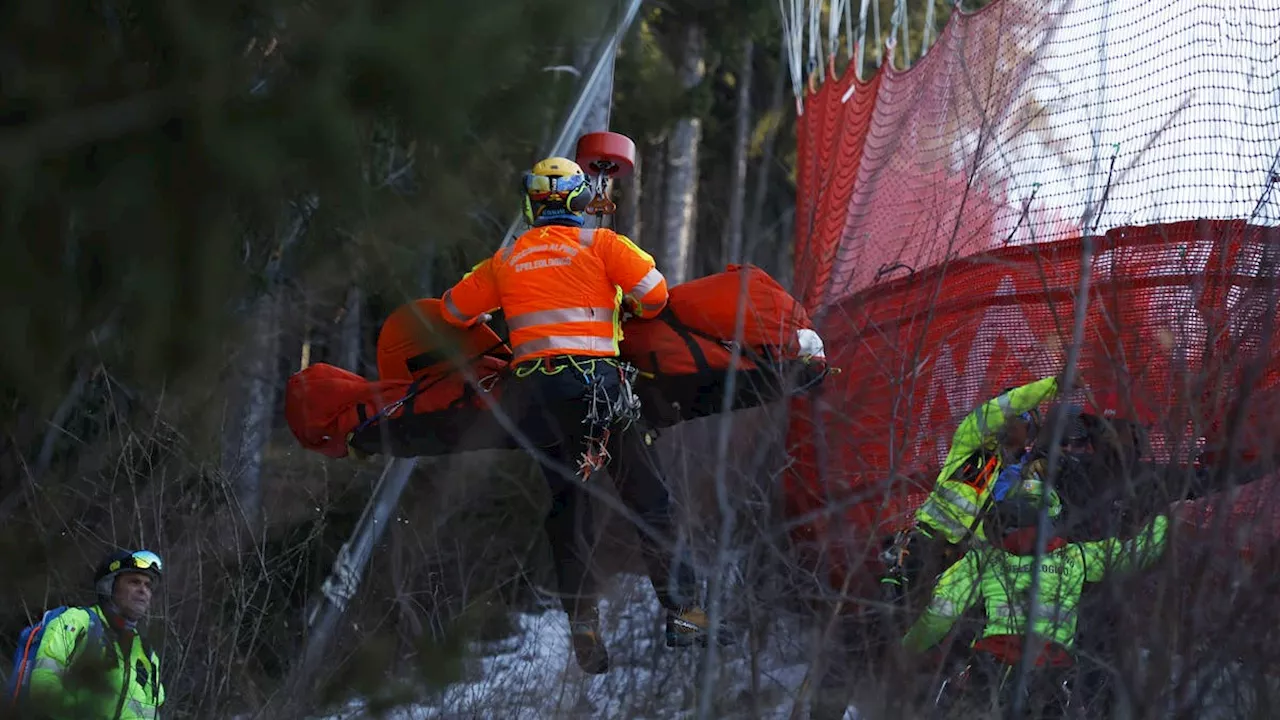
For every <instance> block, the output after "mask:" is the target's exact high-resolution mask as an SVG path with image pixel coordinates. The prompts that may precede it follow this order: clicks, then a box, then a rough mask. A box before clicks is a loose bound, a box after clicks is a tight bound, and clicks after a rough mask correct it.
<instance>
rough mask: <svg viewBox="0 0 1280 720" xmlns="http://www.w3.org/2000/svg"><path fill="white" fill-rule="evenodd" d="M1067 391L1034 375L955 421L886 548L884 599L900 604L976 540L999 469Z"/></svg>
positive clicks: (1015, 457) (1017, 457)
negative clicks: (904, 526) (923, 491)
mask: <svg viewBox="0 0 1280 720" xmlns="http://www.w3.org/2000/svg"><path fill="white" fill-rule="evenodd" d="M1069 389H1070V388H1068V387H1064V386H1063V383H1061V382H1060V379H1059V378H1058V377H1056V376H1051V377H1045V378H1041V379H1039V380H1036V381H1034V382H1030V383H1027V384H1026V385H1022V386H1021V387H1013V388H1008V389H1006V390H1005V391H1003V392H1001V393H1000V394H999V395H997V396H995V397H994V398H991V399H990V400H988V401H986V402H984V403H983V404H982V405H981V406H979V407H978V408H977V409H976V410H974V411H973V412H971V413H969V414H968V415H966V416H965V418H964V419H963V420H961V421H960V425H959V426H958V427H957V428H956V431H955V434H954V435H953V436H952V439H951V448H950V449H949V450H948V451H947V457H946V459H945V460H944V461H943V463H942V469H941V470H940V471H939V472H938V478H937V480H936V481H935V482H934V487H933V491H932V492H930V494H929V497H928V498H927V499H926V500H925V502H924V504H923V505H922V506H920V509H919V510H917V511H916V516H915V526H914V527H913V528H912V529H911V530H909V531H906V532H902V533H899V535H898V537H897V538H895V539H894V541H893V543H892V545H891V546H890V547H889V548H888V549H886V551H885V555H884V561H885V563H886V565H887V572H886V573H885V575H884V576H883V577H882V578H881V583H882V587H883V589H884V591H885V595H886V596H887V599H889V600H890V601H891V602H893V603H895V604H896V603H900V602H902V601H903V600H904V599H906V597H907V595H908V592H909V591H910V590H912V589H914V587H913V586H914V585H915V584H916V582H917V580H919V578H921V577H929V576H933V575H936V574H937V573H940V572H941V571H942V570H944V569H945V568H946V566H947V565H949V564H950V563H951V562H953V561H954V560H955V559H956V558H957V557H959V556H960V554H961V553H962V552H963V544H964V543H965V542H966V541H968V540H970V539H972V538H976V539H978V540H981V539H982V537H983V531H982V523H981V519H982V515H983V512H984V510H985V509H986V508H987V506H988V505H989V503H990V502H991V501H993V500H994V498H993V497H992V490H993V489H994V488H995V487H996V484H997V479H998V478H999V477H1000V474H1001V471H1002V470H1004V469H1005V468H1006V467H1007V466H1010V465H1013V464H1016V463H1019V462H1021V461H1022V459H1023V457H1024V455H1025V454H1026V452H1027V447H1028V445H1029V444H1030V442H1031V440H1032V438H1033V437H1034V435H1035V433H1036V431H1037V429H1038V427H1039V425H1040V413H1039V411H1038V407H1039V405H1040V404H1041V403H1043V402H1045V401H1047V400H1050V399H1051V398H1053V397H1054V396H1055V395H1057V394H1059V393H1060V392H1066V391H1067V390H1069Z"/></svg>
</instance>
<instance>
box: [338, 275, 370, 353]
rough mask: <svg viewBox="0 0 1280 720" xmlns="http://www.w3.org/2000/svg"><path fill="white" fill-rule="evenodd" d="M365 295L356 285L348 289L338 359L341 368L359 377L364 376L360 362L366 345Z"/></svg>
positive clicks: (340, 328) (340, 332)
mask: <svg viewBox="0 0 1280 720" xmlns="http://www.w3.org/2000/svg"><path fill="white" fill-rule="evenodd" d="M363 318H364V294H363V293H361V292H360V288H359V286H357V285H355V284H354V283H353V284H352V285H351V287H349V288H347V300H346V302H345V303H344V304H343V308H342V323H341V325H340V326H339V331H338V332H339V340H338V348H339V351H338V358H337V361H338V363H339V364H340V365H341V367H343V368H346V369H347V370H350V371H351V372H353V373H356V374H358V375H363V374H364V363H362V362H361V361H360V355H361V350H362V349H363V345H364V336H363V330H364V323H363V322H362V320H363Z"/></svg>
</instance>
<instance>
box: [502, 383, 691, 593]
mask: <svg viewBox="0 0 1280 720" xmlns="http://www.w3.org/2000/svg"><path fill="white" fill-rule="evenodd" d="M544 367H546V368H548V369H549V372H543V371H542V370H536V371H534V372H532V373H530V374H528V375H527V376H525V377H518V376H517V377H514V378H512V383H511V385H510V386H508V390H507V393H508V394H507V395H505V396H504V404H505V405H507V406H508V407H509V408H510V412H511V413H512V416H513V418H518V420H517V423H518V426H519V427H520V429H521V430H522V431H523V432H524V433H525V434H526V435H527V439H528V440H529V442H530V443H531V444H532V445H533V446H534V447H535V448H537V449H538V450H540V451H541V452H542V453H544V454H545V457H543V458H539V464H540V465H541V467H542V474H543V477H545V478H546V482H547V486H548V488H549V489H550V491H551V508H550V510H548V512H547V516H546V518H545V520H544V524H543V527H544V529H545V531H546V533H547V540H548V542H549V543H550V545H551V553H552V558H553V560H554V563H555V569H556V579H557V583H558V585H559V588H558V589H559V592H560V596H561V602H562V603H563V606H564V609H565V612H567V613H568V614H569V615H570V616H572V617H576V616H579V615H580V614H582V613H589V612H593V611H594V609H595V607H596V601H597V595H598V590H597V584H596V580H595V577H594V574H593V572H592V568H591V555H592V549H593V547H594V545H595V517H594V515H595V513H594V509H593V507H592V503H591V496H590V493H589V492H588V491H587V489H586V488H585V483H584V481H583V480H582V478H581V477H580V476H578V475H577V474H576V471H577V469H578V467H579V459H580V458H581V456H582V454H583V453H584V452H585V451H586V449H587V438H588V437H592V436H594V437H601V436H602V432H603V431H605V430H606V429H607V430H608V432H609V437H608V442H607V444H606V448H607V450H608V453H609V456H610V458H609V465H608V469H609V472H610V474H611V475H612V476H613V479H614V485H615V486H616V487H617V489H618V495H619V498H620V499H621V500H622V503H623V505H624V506H625V507H626V508H627V509H628V510H630V511H631V512H632V513H634V514H635V515H636V516H638V518H639V520H640V521H641V524H640V526H639V527H637V535H638V536H639V539H640V551H641V555H642V556H643V558H644V562H645V566H646V569H647V571H648V575H649V579H650V581H651V582H652V583H653V588H654V591H655V592H656V593H657V596H658V600H659V601H660V602H661V603H662V605H663V606H664V607H666V608H667V609H670V610H675V609H677V608H680V607H682V606H685V605H688V604H691V603H692V602H693V601H694V594H695V593H696V577H695V576H694V574H693V571H692V568H691V566H690V565H689V563H688V562H685V561H684V560H683V559H682V558H677V557H675V556H674V554H673V552H672V550H671V548H672V547H673V546H674V540H675V534H674V532H673V527H672V521H671V497H670V494H669V493H668V491H667V487H666V485H665V484H664V481H663V474H662V471H661V468H660V465H659V463H658V459H657V456H656V454H655V453H654V451H653V449H652V448H651V447H650V446H649V445H648V444H646V443H645V439H644V435H643V432H642V431H641V428H640V427H639V426H638V425H633V426H632V427H630V428H627V429H625V430H624V429H622V428H621V427H618V426H617V425H616V424H613V425H609V424H607V423H598V424H594V425H593V424H589V423H585V422H584V420H585V419H586V417H587V414H588V411H589V404H588V403H589V398H591V397H593V396H594V397H595V398H596V399H597V400H601V399H602V398H603V399H604V401H605V402H614V401H616V400H617V398H618V396H619V395H620V393H621V392H622V383H621V379H620V375H619V372H618V369H617V368H616V367H615V366H613V365H611V364H608V363H605V362H602V361H599V360H596V361H594V362H593V361H592V359H591V358H574V359H573V360H572V362H570V361H569V360H567V359H564V360H562V359H560V358H557V359H554V360H552V361H550V362H548V363H544ZM556 368H559V369H556ZM507 398H510V400H507ZM597 407H601V406H600V405H597ZM557 466H559V467H557ZM586 482H588V483H589V482H591V480H587V481H586ZM646 526H647V527H646Z"/></svg>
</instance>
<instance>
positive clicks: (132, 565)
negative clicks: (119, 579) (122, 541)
mask: <svg viewBox="0 0 1280 720" xmlns="http://www.w3.org/2000/svg"><path fill="white" fill-rule="evenodd" d="M122 570H154V571H156V572H158V573H159V572H164V563H163V562H162V561H161V560H160V556H159V555H157V554H155V553H153V552H151V551H150V550H138V551H137V552H134V553H130V554H129V557H127V558H124V559H122V560H116V561H114V562H112V563H111V564H110V565H108V566H107V572H120V571H122Z"/></svg>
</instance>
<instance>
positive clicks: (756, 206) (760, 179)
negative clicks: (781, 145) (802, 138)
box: [745, 64, 790, 287]
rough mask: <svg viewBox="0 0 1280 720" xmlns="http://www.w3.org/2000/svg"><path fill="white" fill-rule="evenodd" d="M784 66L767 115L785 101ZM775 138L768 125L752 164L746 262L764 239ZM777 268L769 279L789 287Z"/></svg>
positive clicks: (780, 109) (775, 128) (774, 129)
mask: <svg viewBox="0 0 1280 720" xmlns="http://www.w3.org/2000/svg"><path fill="white" fill-rule="evenodd" d="M786 85H787V67H786V65H785V64H782V65H781V66H780V67H779V68H778V76H777V78H776V79H775V80H774V83H773V89H772V91H771V93H770V95H771V97H770V98H769V113H770V115H775V116H779V117H781V115H782V112H783V103H784V102H786V95H785V92H786ZM777 139H778V126H777V125H774V126H772V127H771V128H770V129H769V130H768V131H767V132H766V133H765V136H764V147H762V148H761V150H760V162H759V163H758V164H757V165H756V186H755V188H754V189H753V197H752V198H751V221H750V222H748V223H747V232H746V236H747V247H746V253H745V255H746V258H745V259H746V260H748V261H750V260H751V258H752V256H753V255H754V254H755V253H756V251H757V245H759V243H760V241H761V240H762V239H763V238H764V235H763V233H764V207H765V202H766V201H767V200H768V199H769V177H770V176H771V175H772V174H773V149H774V146H775V145H776V143H777ZM781 270H782V269H781V267H775V268H774V272H773V276H774V278H776V279H778V281H779V282H781V283H782V284H783V285H784V286H788V287H789V286H790V278H787V280H783V276H782V275H781V274H780V273H781Z"/></svg>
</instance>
